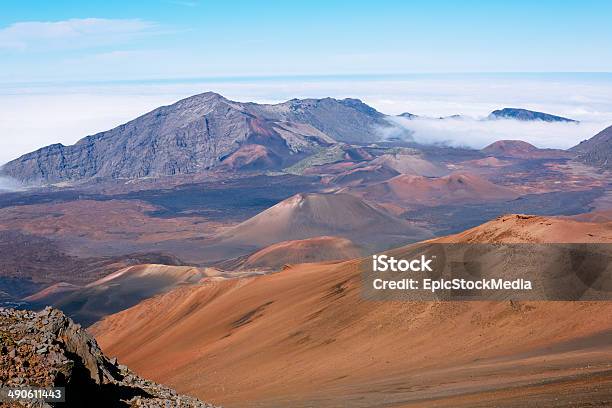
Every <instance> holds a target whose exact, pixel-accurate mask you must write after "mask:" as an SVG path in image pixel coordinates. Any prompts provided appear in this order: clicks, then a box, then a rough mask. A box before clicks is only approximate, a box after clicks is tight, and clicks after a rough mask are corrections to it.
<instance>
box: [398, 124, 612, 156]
mask: <svg viewBox="0 0 612 408" xmlns="http://www.w3.org/2000/svg"><path fill="white" fill-rule="evenodd" d="M392 121H393V122H394V123H396V124H399V125H400V126H402V127H404V128H406V129H410V130H411V131H413V132H414V133H413V135H412V137H413V139H414V141H416V142H418V143H423V144H445V145H449V146H455V147H471V148H475V149H481V148H483V147H485V146H487V145H489V144H491V143H493V142H495V141H497V140H502V139H510V140H523V141H525V142H528V143H531V144H533V145H534V146H536V147H540V148H557V149H568V148H570V147H572V146H575V145H576V144H578V143H579V142H580V141H582V140H584V139H588V138H590V137H592V136H593V135H595V134H596V133H598V132H599V131H601V130H602V129H604V128H605V127H607V126H608V125H609V123H601V122H581V123H578V124H576V123H566V122H542V121H519V120H513V119H500V120H478V119H474V118H465V117H464V118H449V119H443V120H441V119H435V118H417V119H412V120H410V119H405V118H397V117H396V118H393V119H392Z"/></svg>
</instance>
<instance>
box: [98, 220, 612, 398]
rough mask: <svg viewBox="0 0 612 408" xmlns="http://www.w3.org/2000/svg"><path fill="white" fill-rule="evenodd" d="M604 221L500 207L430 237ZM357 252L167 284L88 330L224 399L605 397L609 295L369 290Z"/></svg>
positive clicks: (158, 374)
mask: <svg viewBox="0 0 612 408" xmlns="http://www.w3.org/2000/svg"><path fill="white" fill-rule="evenodd" d="M611 228H612V225H610V223H607V224H595V223H577V222H574V221H568V220H562V219H554V218H546V217H530V216H517V215H510V216H504V217H500V218H499V219H496V220H494V221H491V222H489V223H487V224H485V225H483V226H480V227H476V228H474V229H472V230H470V231H467V232H466V233H464V234H459V235H455V236H451V237H447V238H445V239H444V240H440V242H445V241H447V242H466V240H467V241H468V242H483V243H493V242H507V239H510V240H511V241H510V242H517V241H520V239H521V237H527V240H526V241H525V242H568V241H571V242H582V241H583V240H584V241H585V242H593V240H596V241H597V242H612V235H611V234H610V231H611ZM430 242H433V243H435V242H438V241H436V240H434V241H430ZM417 245H421V244H417ZM411 248H413V246H408V247H405V248H399V249H397V250H394V251H393V253H394V254H396V255H398V256H401V255H402V254H403V253H408V252H410V251H411ZM359 263H360V261H348V262H341V263H326V264H304V265H298V266H295V267H291V268H289V269H286V270H284V271H282V272H279V273H276V274H271V275H266V276H260V277H255V278H247V279H230V280H226V281H222V282H215V283H214V284H206V283H203V284H200V285H196V286H189V287H183V288H179V289H176V290H174V291H172V292H169V293H167V294H164V295H162V296H158V297H156V298H154V299H150V300H148V301H145V302H143V303H140V304H139V305H137V306H135V307H133V308H131V309H128V310H126V311H124V312H121V313H118V314H116V315H113V316H109V317H107V318H106V319H105V320H103V321H102V322H100V323H98V324H97V325H95V326H94V327H93V333H94V334H95V335H96V337H97V339H98V341H99V343H100V344H101V346H102V348H103V349H104V351H105V352H106V353H109V354H111V355H117V356H119V358H120V360H121V361H122V362H125V363H127V364H129V365H130V366H131V367H133V368H134V369H135V370H136V372H138V373H139V374H141V375H146V376H149V377H151V378H153V379H154V380H156V381H160V382H163V383H166V384H168V385H170V386H174V387H176V388H177V389H178V390H179V391H180V392H188V393H193V394H194V395H201V396H206V397H207V398H209V399H211V400H213V401H214V402H216V403H220V404H223V405H224V406H228V407H252V406H258V407H279V406H291V407H308V406H317V407H337V406H351V407H374V406H381V405H384V406H394V407H425V406H434V405H435V406H440V407H489V406H497V407H519V406H550V405H551V404H550V402H551V401H554V402H555V404H557V405H559V406H565V405H568V406H569V405H571V404H572V401H576V400H579V401H583V402H588V403H592V405H594V406H597V405H598V404H599V405H601V403H602V401H609V397H610V393H609V390H610V389H611V388H610V386H612V376H611V375H610V371H609V362H610V356H611V355H612V338H611V337H610V333H611V329H612V302H483V301H480V302H369V301H367V300H365V299H364V297H363V296H362V293H361V274H360V268H359ZM567 316H572V319H570V320H568V319H567ZM517 338H520V339H521V341H516V339H517ZM604 405H605V404H604Z"/></svg>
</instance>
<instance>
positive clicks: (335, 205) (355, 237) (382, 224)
mask: <svg viewBox="0 0 612 408" xmlns="http://www.w3.org/2000/svg"><path fill="white" fill-rule="evenodd" d="M323 235H333V236H341V237H344V238H348V239H351V240H352V241H354V242H355V243H356V244H358V245H362V246H365V245H371V246H374V247H377V248H381V247H387V248H388V247H389V246H390V245H392V244H393V243H396V244H397V243H398V242H403V243H406V242H414V241H418V240H421V239H424V238H428V237H430V236H431V234H430V233H429V232H428V231H426V230H424V229H422V228H419V227H416V226H413V225H411V224H409V223H408V222H407V221H405V220H402V219H400V218H397V217H395V216H393V215H391V214H390V213H388V212H387V211H385V210H382V209H379V208H377V207H375V206H373V205H371V204H369V203H367V202H366V201H364V200H362V199H360V198H358V197H355V196H353V195H350V194H343V193H340V194H317V193H309V194H296V195H294V196H293V197H290V198H288V199H286V200H284V201H281V202H280V203H278V204H276V205H275V206H273V207H271V208H268V209H267V210H265V211H263V212H261V213H259V214H257V215H256V216H255V217H252V218H250V219H248V220H246V221H244V222H242V223H240V224H238V225H237V226H235V227H232V228H230V229H229V230H227V231H225V232H224V233H222V234H220V238H221V240H220V241H221V242H220V244H218V245H219V246H220V247H222V246H232V247H236V246H240V245H242V246H249V245H250V246H253V247H255V248H257V247H258V248H261V247H265V246H268V245H271V244H275V243H278V242H282V241H289V240H298V239H305V238H311V237H317V236H323Z"/></svg>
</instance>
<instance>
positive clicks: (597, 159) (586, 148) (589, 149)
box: [570, 126, 612, 170]
mask: <svg viewBox="0 0 612 408" xmlns="http://www.w3.org/2000/svg"><path fill="white" fill-rule="evenodd" d="M570 150H571V151H572V152H576V153H577V154H578V156H577V160H579V161H581V162H583V163H586V164H588V165H591V166H595V167H601V168H603V169H606V170H612V126H610V127H608V128H606V129H604V130H602V131H601V132H599V133H598V134H596V135H595V136H593V137H592V138H590V139H588V140H584V141H582V142H580V144H578V145H576V146H574V147H572V148H571V149H570Z"/></svg>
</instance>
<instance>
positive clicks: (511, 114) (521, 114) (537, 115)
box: [488, 108, 578, 123]
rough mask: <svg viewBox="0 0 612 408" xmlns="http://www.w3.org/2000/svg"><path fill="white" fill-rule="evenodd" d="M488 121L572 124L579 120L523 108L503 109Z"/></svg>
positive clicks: (489, 117)
mask: <svg viewBox="0 0 612 408" xmlns="http://www.w3.org/2000/svg"><path fill="white" fill-rule="evenodd" d="M488 119H490V120H491V119H516V120H522V121H533V120H541V121H543V122H572V123H578V121H577V120H574V119H568V118H564V117H562V116H556V115H551V114H549V113H544V112H536V111H531V110H528V109H521V108H503V109H498V110H494V111H493V112H491V113H490V114H489V116H488Z"/></svg>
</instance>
